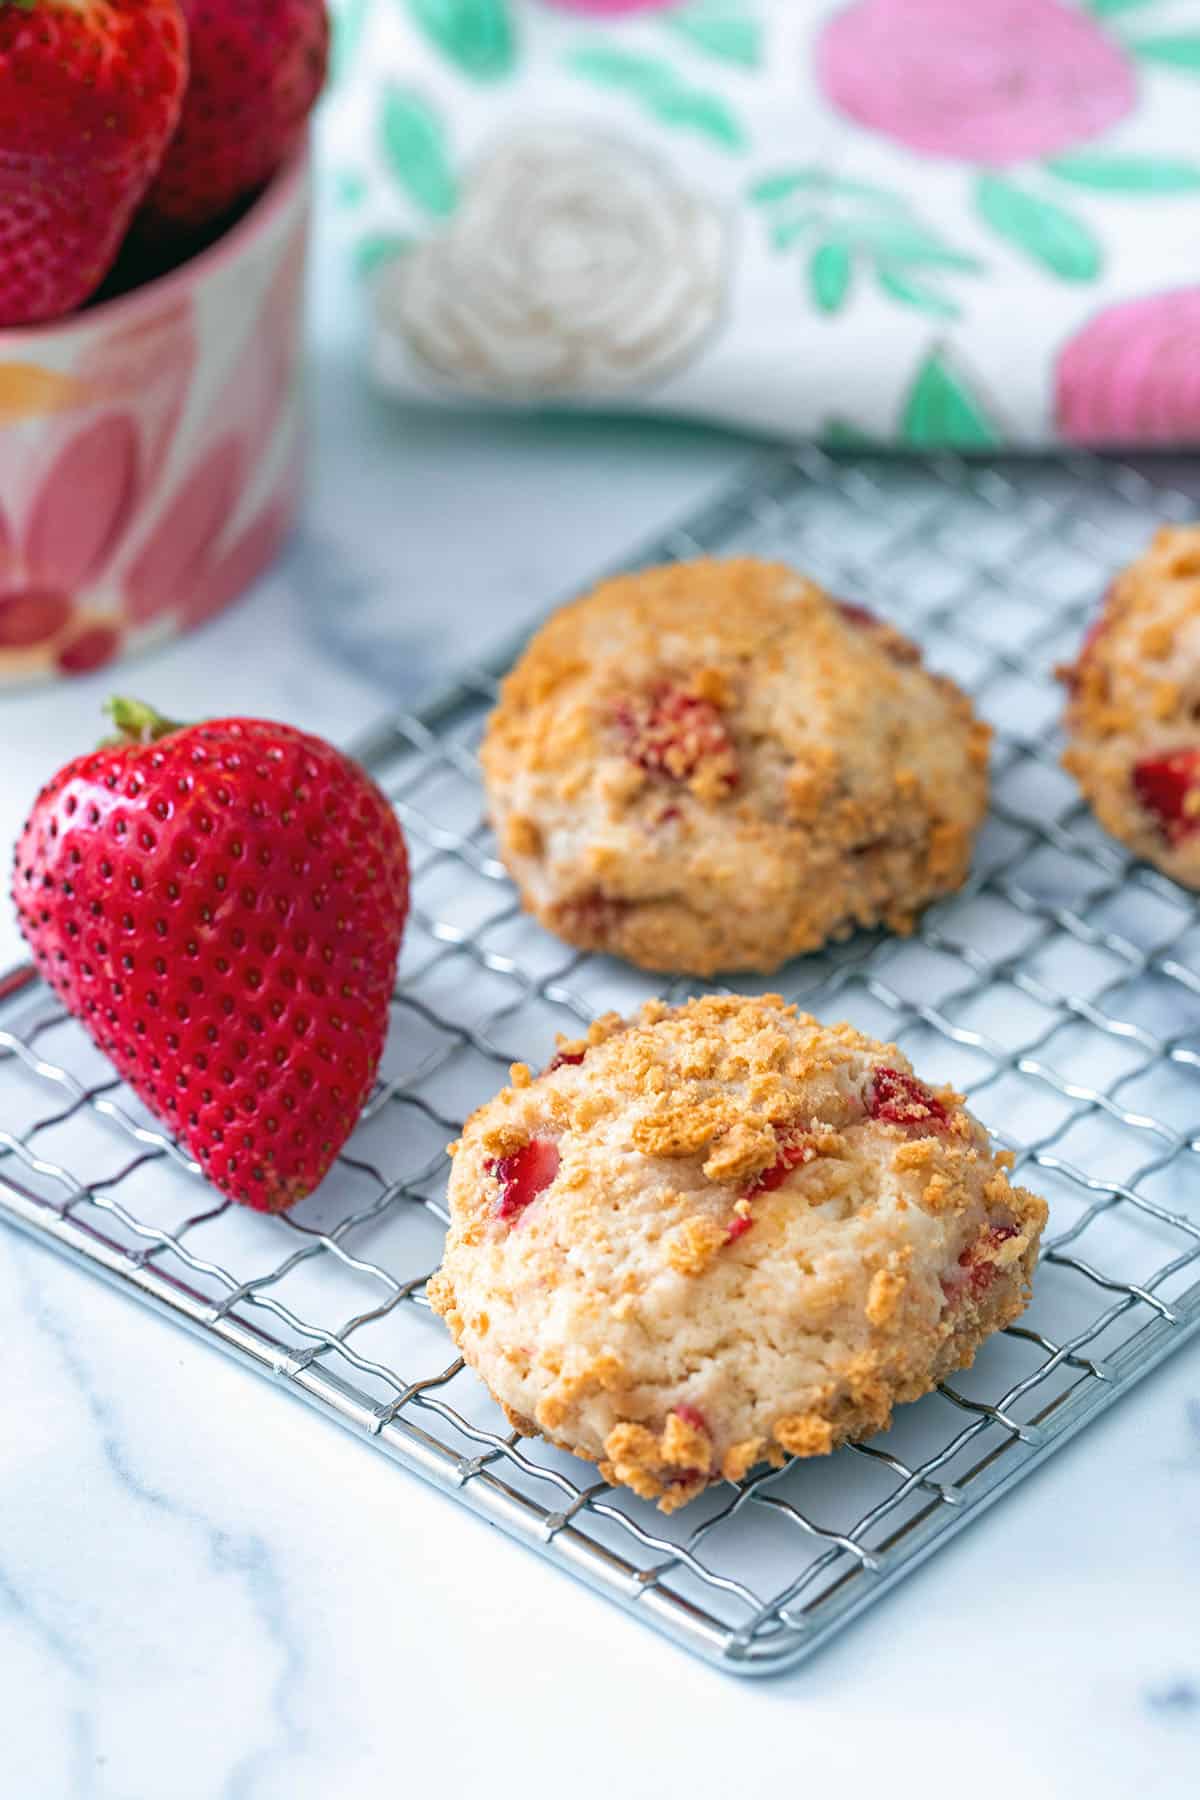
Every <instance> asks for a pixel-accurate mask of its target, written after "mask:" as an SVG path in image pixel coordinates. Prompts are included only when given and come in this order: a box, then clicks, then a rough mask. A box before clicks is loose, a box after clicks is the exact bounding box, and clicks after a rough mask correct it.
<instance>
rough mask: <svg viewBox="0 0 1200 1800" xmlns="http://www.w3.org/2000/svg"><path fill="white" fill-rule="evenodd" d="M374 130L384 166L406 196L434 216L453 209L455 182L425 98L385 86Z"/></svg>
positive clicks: (443, 141)
mask: <svg viewBox="0 0 1200 1800" xmlns="http://www.w3.org/2000/svg"><path fill="white" fill-rule="evenodd" d="M379 135H380V143H381V145H382V148H383V154H384V160H385V161H386V163H387V166H388V169H389V170H390V172H391V174H392V175H394V176H395V178H396V180H397V181H398V182H399V183H400V185H401V187H402V188H403V189H404V191H405V193H406V194H407V195H408V197H409V199H410V200H412V201H413V202H414V204H415V205H417V206H419V207H420V208H421V210H422V212H426V213H430V214H432V215H433V217H434V218H445V217H446V216H447V215H448V214H450V213H452V212H453V211H454V208H455V207H456V206H457V204H458V182H457V181H456V179H455V176H454V171H453V169H452V168H451V166H450V159H449V154H448V152H447V148H446V136H445V132H444V131H443V129H442V121H441V119H440V118H439V117H438V115H437V113H436V112H435V111H434V110H433V108H432V107H431V106H430V104H429V102H428V101H427V100H426V99H424V98H423V96H422V95H420V94H418V93H416V92H415V91H414V90H413V89H412V88H401V87H394V86H388V87H385V88H384V90H383V100H382V104H381V107H380V114H379Z"/></svg>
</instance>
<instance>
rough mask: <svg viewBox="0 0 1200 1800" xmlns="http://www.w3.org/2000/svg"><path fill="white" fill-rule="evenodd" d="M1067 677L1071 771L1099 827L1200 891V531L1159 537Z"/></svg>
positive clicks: (1115, 594)
mask: <svg viewBox="0 0 1200 1800" xmlns="http://www.w3.org/2000/svg"><path fill="white" fill-rule="evenodd" d="M1059 673H1060V675H1061V676H1062V678H1063V680H1065V682H1066V683H1067V686H1068V689H1069V693H1070V698H1069V700H1068V703H1067V714H1066V728H1067V734H1068V738H1069V740H1070V741H1069V744H1068V747H1067V750H1066V753H1065V754H1064V756H1063V763H1064V765H1065V767H1066V768H1068V769H1069V770H1070V772H1071V774H1072V775H1074V777H1075V779H1076V780H1077V781H1078V783H1079V785H1080V787H1081V788H1082V789H1083V791H1084V794H1085V795H1086V796H1087V798H1088V800H1089V801H1090V802H1091V805H1092V807H1093V809H1094V811H1095V814H1096V817H1097V818H1098V819H1099V821H1100V823H1101V824H1102V825H1103V826H1104V828H1105V830H1106V831H1111V832H1112V834H1113V836H1114V837H1116V838H1120V840H1121V842H1122V843H1124V844H1127V845H1128V846H1129V848H1130V849H1131V850H1133V851H1135V852H1136V853H1137V855H1138V856H1142V857H1145V859H1146V861H1147V862H1151V863H1154V864H1156V865H1157V867H1158V868H1160V869H1161V870H1162V871H1163V873H1164V874H1166V875H1171V876H1173V877H1174V879H1175V880H1176V881H1181V882H1183V884H1184V885H1185V886H1186V887H1192V888H1200V525H1190V526H1173V527H1165V528H1164V529H1163V530H1161V531H1160V532H1158V534H1157V535H1156V536H1155V538H1154V541H1153V542H1152V544H1151V545H1150V548H1149V549H1148V550H1147V552H1146V554H1145V555H1144V556H1143V557H1141V558H1140V559H1139V560H1138V561H1137V562H1135V563H1132V564H1131V565H1130V567H1129V568H1128V569H1126V570H1125V571H1124V572H1123V573H1122V574H1121V575H1119V576H1118V577H1117V579H1116V581H1114V582H1113V584H1112V587H1111V588H1110V589H1109V591H1108V594H1107V595H1106V597H1105V600H1104V604H1103V606H1102V608H1101V611H1100V615H1099V617H1098V618H1097V620H1096V622H1095V623H1094V624H1093V626H1092V628H1091V630H1090V631H1089V632H1088V634H1087V637H1086V638H1085V640H1084V644H1083V649H1082V650H1081V652H1080V654H1079V658H1078V661H1077V662H1075V663H1074V664H1072V665H1070V666H1069V667H1067V668H1064V669H1061V670H1060V671H1059Z"/></svg>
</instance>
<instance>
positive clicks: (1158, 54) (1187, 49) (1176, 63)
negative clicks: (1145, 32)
mask: <svg viewBox="0 0 1200 1800" xmlns="http://www.w3.org/2000/svg"><path fill="white" fill-rule="evenodd" d="M1129 48H1130V49H1131V50H1132V51H1133V54H1134V55H1135V56H1140V57H1141V58H1142V59H1143V60H1144V61H1145V62H1153V63H1164V64H1165V65H1166V67H1167V68H1169V69H1182V70H1183V72H1184V74H1185V75H1200V33H1195V34H1193V33H1191V32H1186V33H1180V34H1178V35H1177V36H1172V37H1152V38H1138V39H1137V40H1136V41H1135V42H1133V43H1131V44H1130V46H1129Z"/></svg>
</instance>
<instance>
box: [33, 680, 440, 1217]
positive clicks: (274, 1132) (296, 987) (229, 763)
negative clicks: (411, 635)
mask: <svg viewBox="0 0 1200 1800" xmlns="http://www.w3.org/2000/svg"><path fill="white" fill-rule="evenodd" d="M112 712H113V717H114V720H115V721H116V724H117V727H118V736H117V738H116V739H114V740H113V741H111V742H110V743H109V744H107V745H105V746H104V747H102V748H101V749H99V750H96V751H93V752H91V753H90V754H88V755H85V756H80V757H77V758H76V759H75V761H74V762H71V763H68V764H67V766H66V767H65V768H63V769H61V770H60V771H59V773H58V774H57V775H55V776H54V778H53V780H51V781H50V782H49V783H48V785H47V786H46V787H45V788H44V789H43V790H42V792H41V793H40V794H39V795H38V798H37V800H36V802H35V803H34V807H33V811H32V813H31V815H30V817H29V820H28V823H27V824H26V826H25V829H24V831H23V833H22V835H21V837H20V839H19V841H18V844H17V849H16V856H15V867H14V878H13V897H14V900H15V902H16V906H17V913H18V918H19V921H20V926H21V930H22V932H23V933H24V935H25V938H26V940H27V942H28V944H29V946H30V949H31V950H32V952H33V957H34V960H35V962H36V963H37V965H38V968H39V969H40V971H41V973H42V974H43V975H44V976H45V978H46V980H47V981H48V982H49V983H50V985H51V986H52V987H53V988H54V990H55V992H56V993H57V994H58V995H59V997H60V999H61V1000H62V1001H63V1003H64V1005H65V1006H66V1007H67V1009H68V1011H70V1012H71V1013H73V1014H74V1015H75V1016H76V1017H77V1018H78V1019H80V1020H81V1021H82V1022H83V1024H84V1025H85V1026H86V1027H87V1030H88V1031H89V1032H90V1034H91V1036H92V1037H93V1038H94V1039H95V1041H96V1043H97V1044H98V1045H99V1047H100V1048H101V1049H102V1050H103V1051H104V1052H105V1054H106V1055H107V1056H108V1057H110V1059H111V1060H112V1062H113V1063H114V1065H115V1066H116V1068H117V1070H118V1072H119V1073H120V1074H121V1075H122V1076H123V1077H124V1079H125V1080H126V1081H127V1082H128V1083H129V1085H130V1086H131V1087H132V1088H133V1089H134V1091H135V1092H136V1093H137V1094H138V1095H139V1096H140V1098H141V1099H142V1100H143V1101H144V1103H145V1104H146V1105H147V1106H148V1107H149V1108H150V1110H151V1111H152V1112H153V1113H155V1114H156V1115H157V1117H158V1118H160V1119H161V1120H162V1121H163V1123H164V1124H165V1125H166V1126H167V1128H168V1129H169V1130H170V1131H171V1132H172V1133H173V1134H174V1135H175V1136H176V1137H177V1138H178V1140H179V1142H180V1143H181V1144H182V1145H183V1147H184V1148H185V1149H186V1150H187V1151H188V1153H189V1154H190V1155H192V1156H194V1157H195V1159H196V1161H197V1162H198V1163H199V1164H200V1166H201V1168H202V1169H203V1171H204V1173H205V1174H206V1175H207V1176H208V1178H209V1180H210V1181H212V1182H213V1184H214V1185H215V1186H216V1187H218V1188H219V1189H220V1190H221V1192H222V1193H223V1194H226V1195H228V1197H229V1198H230V1199H232V1200H236V1201H239V1202H241V1203H242V1204H244V1205H246V1206H251V1207H254V1208H255V1209H256V1210H258V1211H261V1212H278V1211H281V1210H282V1209H283V1208H285V1207H288V1206H291V1205H292V1204H293V1203H294V1202H295V1201H297V1200H300V1199H302V1198H303V1197H304V1195H306V1194H308V1193H310V1192H311V1191H312V1189H313V1188H315V1187H316V1186H317V1184H318V1183H319V1182H320V1180H321V1179H322V1177H323V1176H324V1175H325V1173H326V1172H327V1170H328V1169H329V1167H330V1164H331V1163H332V1162H333V1160H334V1158H335V1156H336V1155H337V1153H338V1151H339V1150H340V1149H341V1147H342V1145H343V1144H344V1143H345V1141H346V1139H347V1138H348V1137H349V1135H350V1133H351V1131H352V1130H353V1129H354V1126H355V1124H356V1123H357V1121H358V1117H359V1114H360V1113H361V1111H362V1107H363V1104H364V1102H365V1101H366V1098H367V1096H368V1094H369V1093H370V1091H371V1087H372V1084H373V1082H374V1080H375V1075H376V1071H377V1069H378V1066H379V1059H380V1056H381V1054H382V1050H383V1043H384V1037H385V1035H386V1031H387V1024H388V1011H389V1001H390V997H391V992H392V984H393V980H394V977H395V972H396V961H397V957H398V955H399V951H400V942H401V938H402V936H403V932H404V925H405V921H406V918H407V914H408V857H407V852H406V850H405V844H404V838H403V834H402V832H401V830H400V826H399V824H398V822H397V820H396V816H395V814H394V813H393V811H392V809H391V808H390V806H389V805H388V803H387V801H386V799H385V798H384V796H383V794H382V793H381V792H380V791H379V789H378V788H377V787H376V786H375V784H374V782H372V781H371V780H370V778H369V777H368V776H367V775H366V774H365V773H364V771H363V770H362V769H361V768H359V767H358V765H357V764H355V763H353V762H351V761H350V759H349V758H348V757H346V756H343V755H342V753H341V752H340V751H338V750H335V749H334V748H333V747H332V746H331V745H329V744H327V743H325V742H323V740H322V739H320V738H317V737H313V736H311V735H309V734H308V733H307V732H304V731H299V730H296V729H295V728H293V727H292V726H290V725H276V724H271V723H268V722H266V721H264V720H259V719H218V720H213V721H211V722H209V723H206V724H202V725H190V726H177V725H173V724H172V723H171V722H170V721H169V720H164V719H162V718H160V717H159V715H158V714H156V713H155V712H153V711H152V710H151V709H150V708H149V707H146V706H143V705H141V704H140V703H138V702H131V701H116V702H114V703H113V707H112Z"/></svg>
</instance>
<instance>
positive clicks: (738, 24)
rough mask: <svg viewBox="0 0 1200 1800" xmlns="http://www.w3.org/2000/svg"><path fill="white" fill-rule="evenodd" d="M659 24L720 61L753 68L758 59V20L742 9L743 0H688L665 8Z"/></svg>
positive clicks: (760, 31) (760, 49)
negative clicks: (670, 9)
mask: <svg viewBox="0 0 1200 1800" xmlns="http://www.w3.org/2000/svg"><path fill="white" fill-rule="evenodd" d="M663 24H664V25H665V26H666V28H667V30H668V31H672V32H674V33H675V34H676V35H677V36H678V37H681V38H683V39H684V40H685V41H686V42H687V43H689V44H691V45H693V46H694V48H695V49H697V50H702V51H703V52H704V53H705V55H706V56H715V57H716V58H717V59H718V60H719V61H720V62H727V63H733V64H736V65H737V67H739V68H742V69H757V68H758V67H759V65H760V64H761V62H762V24H761V21H760V20H758V19H756V18H753V17H751V15H750V14H749V13H747V12H746V10H745V7H744V4H743V0H692V4H691V5H690V6H682V7H680V8H679V9H678V11H672V12H669V13H668V14H667V15H666V17H665V18H664V19H663Z"/></svg>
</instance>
